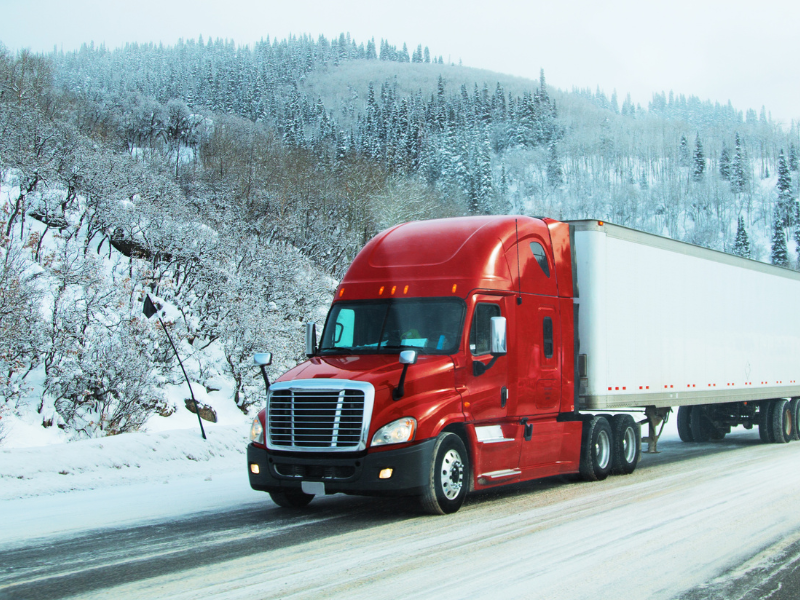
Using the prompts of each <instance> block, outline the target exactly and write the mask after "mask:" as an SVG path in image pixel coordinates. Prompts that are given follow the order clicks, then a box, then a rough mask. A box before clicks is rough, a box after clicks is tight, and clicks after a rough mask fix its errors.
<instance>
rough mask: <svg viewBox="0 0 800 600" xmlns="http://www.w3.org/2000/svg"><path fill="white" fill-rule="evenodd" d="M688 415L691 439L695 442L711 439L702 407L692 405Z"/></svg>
mask: <svg viewBox="0 0 800 600" xmlns="http://www.w3.org/2000/svg"><path fill="white" fill-rule="evenodd" d="M689 415H690V417H689V423H690V425H689V428H690V429H691V431H692V439H693V440H694V441H695V442H707V441H708V440H709V439H711V435H710V431H709V426H708V424H707V422H706V415H705V411H704V410H703V407H702V406H693V407H692V410H691V412H690V413H689Z"/></svg>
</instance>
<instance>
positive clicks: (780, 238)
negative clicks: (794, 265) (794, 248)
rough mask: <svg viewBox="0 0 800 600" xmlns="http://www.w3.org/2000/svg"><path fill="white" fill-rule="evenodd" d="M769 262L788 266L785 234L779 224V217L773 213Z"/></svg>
mask: <svg viewBox="0 0 800 600" xmlns="http://www.w3.org/2000/svg"><path fill="white" fill-rule="evenodd" d="M770 262H772V264H773V265H778V266H779V267H788V266H789V249H788V248H787V247H786V235H785V234H784V231H783V227H782V226H781V224H780V218H779V217H778V215H777V214H776V215H775V218H774V220H773V225H772V253H771V254H770Z"/></svg>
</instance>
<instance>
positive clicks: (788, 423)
mask: <svg viewBox="0 0 800 600" xmlns="http://www.w3.org/2000/svg"><path fill="white" fill-rule="evenodd" d="M772 402H773V405H772V438H773V441H774V442H775V443H776V444H786V443H787V442H788V441H789V440H791V439H792V436H793V435H794V419H793V418H792V409H791V406H790V405H789V401H788V400H786V399H785V398H779V399H777V400H773V401H772Z"/></svg>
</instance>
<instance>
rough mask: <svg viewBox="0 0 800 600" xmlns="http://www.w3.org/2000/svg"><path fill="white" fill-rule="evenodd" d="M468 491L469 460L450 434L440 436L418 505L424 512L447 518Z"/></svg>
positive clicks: (457, 441) (465, 450)
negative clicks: (426, 483)
mask: <svg viewBox="0 0 800 600" xmlns="http://www.w3.org/2000/svg"><path fill="white" fill-rule="evenodd" d="M468 490H469V456H468V455H467V449H466V448H465V447H464V442H462V441H461V438H460V437H458V436H457V435H456V434H454V433H443V434H441V435H440V436H439V437H438V438H437V439H436V445H435V446H434V447H433V461H432V462H431V468H430V473H429V475H428V485H427V486H426V487H425V491H424V492H423V494H422V496H421V498H420V501H421V503H422V508H423V510H424V511H425V512H427V513H428V514H431V515H447V514H450V513H454V512H456V511H457V510H458V509H459V508H461V505H462V504H463V503H464V498H466V496H467V491H468Z"/></svg>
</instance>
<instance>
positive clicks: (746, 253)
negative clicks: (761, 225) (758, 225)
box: [733, 217, 750, 258]
mask: <svg viewBox="0 0 800 600" xmlns="http://www.w3.org/2000/svg"><path fill="white" fill-rule="evenodd" d="M733 253H734V254H735V255H736V256H742V257H744V258H750V239H749V238H748V237H747V230H746V229H745V228H744V218H742V217H739V226H738V227H737V228H736V242H734V245H733Z"/></svg>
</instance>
